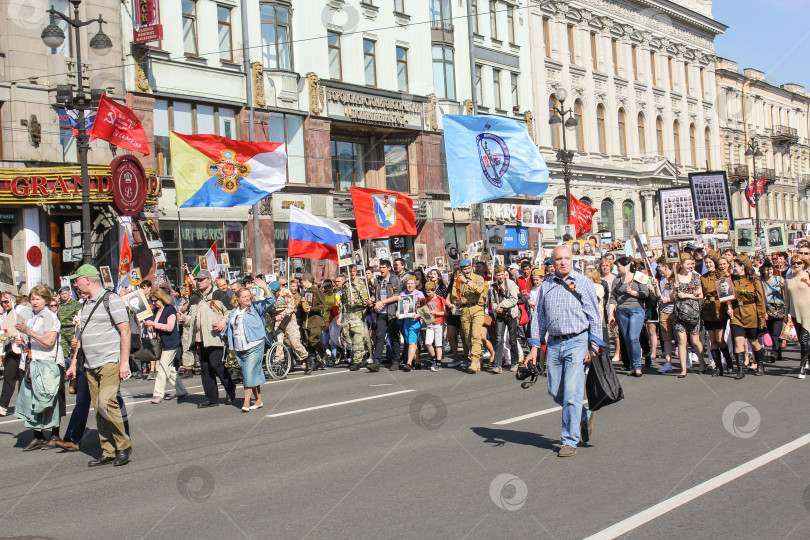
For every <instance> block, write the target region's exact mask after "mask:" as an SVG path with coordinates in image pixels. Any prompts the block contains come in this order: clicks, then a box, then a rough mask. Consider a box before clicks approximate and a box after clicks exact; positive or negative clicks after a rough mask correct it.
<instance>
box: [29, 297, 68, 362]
mask: <svg viewBox="0 0 810 540" xmlns="http://www.w3.org/2000/svg"><path fill="white" fill-rule="evenodd" d="M28 328H30V329H31V330H33V331H34V332H36V333H37V334H40V335H45V334H47V333H48V332H56V334H57V335H56V341H55V342H54V344H53V347H51V348H45V347H43V346H42V345H41V344H40V343H39V342H38V341H37V340H35V339H33V338H29V347H30V349H31V358H33V359H34V360H47V361H49V362H56V363H57V364H59V365H60V366H64V365H65V357H64V355H63V354H62V346H61V340H60V339H59V332H60V331H61V330H62V324H61V323H60V322H59V319H57V318H56V314H55V313H54V312H53V311H51V310H50V309H48V308H47V307H46V308H44V309H43V310H42V311H40V312H39V313H34V314H33V315H31V318H30V319H28Z"/></svg>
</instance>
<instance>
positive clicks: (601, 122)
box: [596, 105, 607, 154]
mask: <svg viewBox="0 0 810 540" xmlns="http://www.w3.org/2000/svg"><path fill="white" fill-rule="evenodd" d="M596 137H597V139H598V140H599V153H601V154H607V144H606V142H605V108H604V107H602V106H601V105H597V106H596Z"/></svg>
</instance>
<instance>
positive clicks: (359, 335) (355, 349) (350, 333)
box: [340, 265, 368, 371]
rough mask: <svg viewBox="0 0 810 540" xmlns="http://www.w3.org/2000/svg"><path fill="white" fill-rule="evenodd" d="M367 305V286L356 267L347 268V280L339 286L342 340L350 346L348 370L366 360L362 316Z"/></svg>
mask: <svg viewBox="0 0 810 540" xmlns="http://www.w3.org/2000/svg"><path fill="white" fill-rule="evenodd" d="M367 305H368V288H367V287H366V283H365V281H363V280H362V279H360V277H359V276H358V275H357V268H356V267H355V266H354V265H352V266H351V267H350V268H349V280H348V281H346V283H344V284H343V286H342V287H341V288H340V324H341V325H342V328H341V329H340V332H341V336H342V337H343V341H344V342H345V343H346V346H347V347H351V351H352V365H351V367H349V370H350V371H357V370H358V369H360V368H361V367H363V365H364V364H365V362H366V340H367V339H368V330H367V329H366V323H365V321H364V318H365V317H364V316H365V313H366V306H367Z"/></svg>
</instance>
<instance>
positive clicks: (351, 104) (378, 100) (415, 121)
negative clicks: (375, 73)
mask: <svg viewBox="0 0 810 540" xmlns="http://www.w3.org/2000/svg"><path fill="white" fill-rule="evenodd" d="M326 106H327V111H328V115H329V116H330V117H333V118H343V119H347V120H350V121H352V122H361V123H364V124H382V125H386V126H395V127H402V128H411V129H422V124H423V119H424V114H425V113H424V108H425V107H424V102H423V101H408V100H404V99H398V98H396V97H386V96H378V95H373V94H365V93H360V92H351V91H349V90H342V89H337V88H326Z"/></svg>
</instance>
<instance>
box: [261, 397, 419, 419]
mask: <svg viewBox="0 0 810 540" xmlns="http://www.w3.org/2000/svg"><path fill="white" fill-rule="evenodd" d="M408 392H416V390H397V391H396V392H389V393H387V394H379V395H376V396H368V397H363V398H357V399H350V400H348V401H338V402H336V403H327V404H325V405H316V406H314V407H307V408H305V409H296V410H294V411H285V412H281V413H274V414H268V415H267V418H278V417H279V416H289V415H291V414H298V413H303V412H309V411H317V410H318V409H328V408H329V407H338V406H340V405H348V404H349V403H359V402H361V401H368V400H370V399H379V398H384V397H390V396H396V395H398V394H407V393H408Z"/></svg>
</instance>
